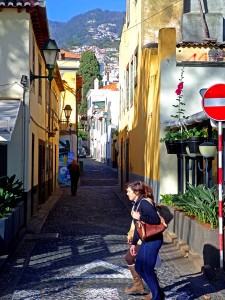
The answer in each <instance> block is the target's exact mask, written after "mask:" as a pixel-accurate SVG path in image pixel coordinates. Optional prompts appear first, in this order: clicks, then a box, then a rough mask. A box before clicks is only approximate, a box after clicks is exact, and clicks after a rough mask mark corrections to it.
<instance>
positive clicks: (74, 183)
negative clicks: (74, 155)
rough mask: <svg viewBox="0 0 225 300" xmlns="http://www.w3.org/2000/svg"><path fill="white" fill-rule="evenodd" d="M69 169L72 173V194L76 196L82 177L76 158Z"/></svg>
mask: <svg viewBox="0 0 225 300" xmlns="http://www.w3.org/2000/svg"><path fill="white" fill-rule="evenodd" d="M67 168H68V170H69V173H70V183H71V184H70V186H71V194H72V196H76V193H77V185H78V181H79V178H80V165H79V164H78V162H77V161H76V159H74V160H73V161H72V162H71V163H70V164H69V165H68V167H67Z"/></svg>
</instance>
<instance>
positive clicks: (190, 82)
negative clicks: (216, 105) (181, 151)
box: [160, 57, 225, 194]
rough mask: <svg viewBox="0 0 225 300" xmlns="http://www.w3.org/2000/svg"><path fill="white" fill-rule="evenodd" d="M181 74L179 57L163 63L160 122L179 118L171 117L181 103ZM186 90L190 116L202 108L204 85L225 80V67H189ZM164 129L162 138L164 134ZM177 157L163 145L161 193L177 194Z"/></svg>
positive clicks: (187, 69)
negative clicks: (179, 89) (179, 101)
mask: <svg viewBox="0 0 225 300" xmlns="http://www.w3.org/2000/svg"><path fill="white" fill-rule="evenodd" d="M180 76H181V67H177V66H176V61H175V57H173V58H172V59H170V61H163V62H162V64H161V100H160V122H161V123H162V122H165V121H169V120H170V121H175V120H176V119H174V118H171V115H174V114H175V112H176V109H175V108H174V107H173V106H172V105H173V104H177V101H176V98H177V95H176V94H175V91H176V89H177V85H178V83H179V79H180ZM183 76H184V79H183V81H184V89H183V95H184V96H183V98H182V102H184V103H185V104H186V105H185V106H184V107H183V109H185V115H186V116H189V115H192V114H195V113H198V112H201V111H202V110H203V109H202V98H201V95H200V93H199V91H200V90H201V89H202V88H209V87H210V86H212V85H214V84H217V83H223V82H224V78H225V70H224V68H218V67H187V66H186V67H185V68H184V74H183ZM163 134H164V132H163V130H162V129H161V135H160V137H163ZM177 180H178V179H177V156H176V155H174V154H167V152H166V147H165V144H164V143H162V144H161V150H160V194H168V193H172V194H173V193H177Z"/></svg>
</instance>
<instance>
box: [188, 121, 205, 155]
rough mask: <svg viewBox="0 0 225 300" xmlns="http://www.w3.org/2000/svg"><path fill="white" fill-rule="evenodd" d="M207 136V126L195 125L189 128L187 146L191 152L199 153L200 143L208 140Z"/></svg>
mask: <svg viewBox="0 0 225 300" xmlns="http://www.w3.org/2000/svg"><path fill="white" fill-rule="evenodd" d="M207 136H208V132H207V130H206V129H205V128H200V129H198V128H197V127H193V128H190V129H188V132H187V146H188V147H189V151H190V153H199V145H200V144H201V143H203V142H204V141H205V140H206V138H207Z"/></svg>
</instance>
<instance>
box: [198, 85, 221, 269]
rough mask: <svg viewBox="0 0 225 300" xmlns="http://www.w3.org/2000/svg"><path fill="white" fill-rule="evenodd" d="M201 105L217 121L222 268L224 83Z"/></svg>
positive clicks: (206, 93)
mask: <svg viewBox="0 0 225 300" xmlns="http://www.w3.org/2000/svg"><path fill="white" fill-rule="evenodd" d="M202 107H203V109H204V111H205V113H206V114H207V115H208V116H209V117H210V118H211V119H213V120H215V121H218V194H219V216H218V218H219V248H220V249H219V250H220V268H223V256H224V255H223V252H224V242H223V162H222V160H223V146H222V145H223V137H222V135H223V123H222V122H223V121H225V84H215V85H213V86H211V87H210V88H208V89H207V90H206V92H205V93H204V95H203V97H202Z"/></svg>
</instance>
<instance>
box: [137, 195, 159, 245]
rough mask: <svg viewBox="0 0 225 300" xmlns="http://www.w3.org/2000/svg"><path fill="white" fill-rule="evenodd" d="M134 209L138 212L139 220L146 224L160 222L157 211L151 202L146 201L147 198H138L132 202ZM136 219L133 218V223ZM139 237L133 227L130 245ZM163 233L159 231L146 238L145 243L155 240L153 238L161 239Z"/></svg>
mask: <svg viewBox="0 0 225 300" xmlns="http://www.w3.org/2000/svg"><path fill="white" fill-rule="evenodd" d="M134 211H138V212H140V214H141V216H140V221H142V222H145V223H148V224H159V223H160V218H159V215H158V213H157V210H156V208H155V205H152V204H151V203H149V202H148V200H145V199H142V198H138V200H137V201H136V202H135V204H134ZM136 221H137V220H135V219H134V224H135V223H136ZM139 239H140V237H139V235H138V232H137V230H136V228H135V230H134V236H133V241H132V245H136V244H137V242H138V240H139ZM162 239H163V235H162V233H159V234H157V235H155V236H153V237H151V238H149V239H148V241H145V242H146V243H148V242H150V241H155V240H162Z"/></svg>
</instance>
